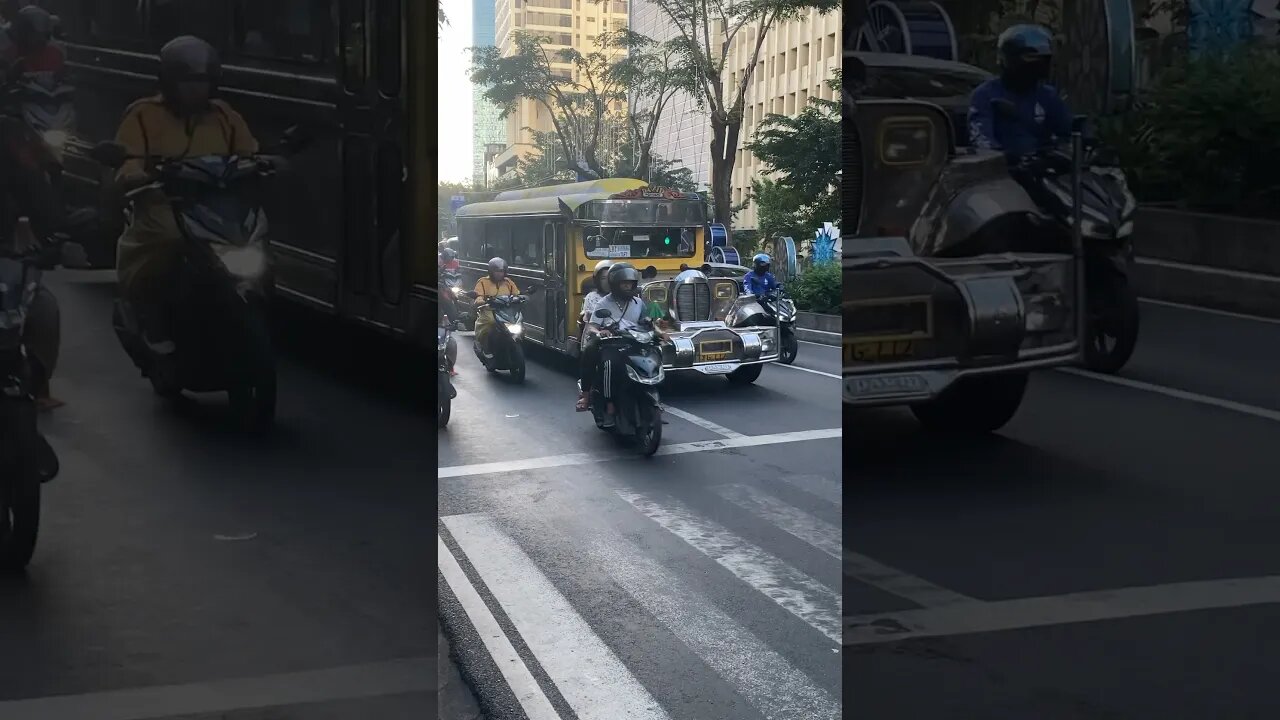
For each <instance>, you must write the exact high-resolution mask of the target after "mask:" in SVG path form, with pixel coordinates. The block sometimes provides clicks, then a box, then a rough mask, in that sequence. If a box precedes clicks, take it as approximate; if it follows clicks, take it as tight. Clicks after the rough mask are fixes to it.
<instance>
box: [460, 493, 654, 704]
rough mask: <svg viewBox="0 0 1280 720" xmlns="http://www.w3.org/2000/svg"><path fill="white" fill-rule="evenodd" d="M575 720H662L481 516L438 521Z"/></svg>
mask: <svg viewBox="0 0 1280 720" xmlns="http://www.w3.org/2000/svg"><path fill="white" fill-rule="evenodd" d="M441 520H442V521H443V522H444V524H445V527H447V528H449V532H451V533H452V534H453V537H454V539H455V540H457V541H458V545H459V546H460V547H461V548H462V551H463V552H464V553H465V554H466V556H467V559H468V560H470V561H471V564H472V566H474V567H475V569H476V571H477V572H478V573H479V574H480V577H481V579H482V580H483V581H484V584H485V586H487V587H488V588H489V591H490V592H492V593H493V596H494V598H496V599H497V601H498V603H499V604H500V605H501V606H502V609H503V611H505V612H506V614H507V617H508V618H510V619H511V623H512V624H513V625H514V626H515V628H516V631H517V632H519V633H520V636H521V637H522V638H523V639H524V642H525V644H526V645H528V646H529V650H530V651H532V652H533V655H534V657H536V658H537V660H538V662H539V663H540V664H541V665H542V668H543V669H544V670H546V672H547V675H548V676H549V677H550V678H551V680H552V682H554V683H555V685H556V687H557V688H559V690H560V694H561V695H563V696H564V699H565V700H566V701H567V702H568V703H569V705H570V706H571V707H572V708H573V711H574V712H575V713H576V714H577V716H578V718H579V720H617V719H618V718H634V719H635V720H669V719H668V716H667V714H666V712H664V711H663V710H662V707H661V706H659V705H658V702H657V701H656V700H654V698H653V696H652V695H650V694H649V691H648V690H646V689H645V688H644V686H643V685H641V684H640V682H639V681H638V680H636V679H635V677H634V676H633V675H632V674H631V672H630V671H629V670H627V667H626V666H625V665H624V664H623V663H622V661H621V660H619V659H618V656H617V655H615V654H614V652H613V651H612V650H611V649H609V646H608V645H606V644H605V642H604V641H603V640H601V639H600V638H599V637H598V636H597V635H596V634H595V632H594V631H593V630H592V629H591V627H590V626H589V625H588V624H587V622H586V621H585V620H583V619H582V616H580V615H579V614H578V613H577V611H576V610H574V609H573V606H572V605H571V604H570V603H569V601H568V600H567V599H565V597H564V595H562V594H560V591H559V590H557V589H556V587H555V585H553V584H552V583H551V581H550V580H548V579H547V577H546V576H545V575H543V574H542V572H541V571H540V570H539V569H538V566H537V565H536V564H535V563H534V562H533V560H531V559H530V558H529V556H528V555H526V554H525V553H524V551H523V550H521V549H520V546H519V545H517V544H516V542H515V541H514V540H512V539H511V538H510V537H508V536H507V534H506V533H504V532H503V531H502V530H501V529H499V528H498V527H497V525H496V524H495V523H494V522H493V521H492V520H491V519H489V518H488V517H486V516H484V515H474V514H472V515H450V516H447V517H444V518H441Z"/></svg>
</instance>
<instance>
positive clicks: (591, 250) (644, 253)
mask: <svg viewBox="0 0 1280 720" xmlns="http://www.w3.org/2000/svg"><path fill="white" fill-rule="evenodd" d="M697 237H698V228H697V227H679V226H666V227H608V226H605V227H595V228H589V229H588V230H587V232H586V233H585V234H584V236H583V238H582V243H583V249H584V250H585V251H586V254H587V257H589V258H595V259H605V258H612V259H642V258H691V257H693V254H694V251H695V250H696V249H697Z"/></svg>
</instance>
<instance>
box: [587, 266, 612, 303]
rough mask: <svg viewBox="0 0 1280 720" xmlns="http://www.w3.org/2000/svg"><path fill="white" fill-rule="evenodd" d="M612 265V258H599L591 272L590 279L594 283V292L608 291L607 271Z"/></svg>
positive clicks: (604, 292) (603, 292)
mask: <svg viewBox="0 0 1280 720" xmlns="http://www.w3.org/2000/svg"><path fill="white" fill-rule="evenodd" d="M612 266H613V261H612V260H601V261H600V262H598V263H596V269H595V270H594V271H592V273H591V279H592V280H594V281H595V283H596V292H598V293H600V294H602V295H603V294H607V293H608V292H609V273H608V272H607V271H608V269H609V268H610V267H612Z"/></svg>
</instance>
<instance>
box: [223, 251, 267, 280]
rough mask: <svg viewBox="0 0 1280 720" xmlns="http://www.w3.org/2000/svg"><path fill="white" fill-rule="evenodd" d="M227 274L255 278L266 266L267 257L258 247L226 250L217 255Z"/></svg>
mask: <svg viewBox="0 0 1280 720" xmlns="http://www.w3.org/2000/svg"><path fill="white" fill-rule="evenodd" d="M218 259H219V260H221V261H222V265H223V267H225V268H226V269H227V272H229V273H231V274H232V275H235V276H236V277H239V278H256V277H258V276H260V275H262V271H263V270H265V269H266V266H267V256H266V254H265V253H264V252H263V251H262V248H258V247H237V248H228V249H226V250H223V251H221V252H219V253H218Z"/></svg>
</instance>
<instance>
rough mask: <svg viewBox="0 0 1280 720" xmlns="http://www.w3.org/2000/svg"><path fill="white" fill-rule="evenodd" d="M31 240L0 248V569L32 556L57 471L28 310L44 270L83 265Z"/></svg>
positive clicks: (72, 251) (63, 247)
mask: <svg viewBox="0 0 1280 720" xmlns="http://www.w3.org/2000/svg"><path fill="white" fill-rule="evenodd" d="M56 239H57V240H58V242H56V243H36V244H33V245H32V246H30V247H29V248H28V249H26V250H24V251H22V252H4V253H0V377H3V378H4V379H3V380H2V381H0V389H3V396H0V572H19V571H21V570H22V569H23V568H25V567H26V566H27V564H28V563H30V562H31V556H32V555H33V554H34V552H35V547H36V538H37V535H38V534H39V529H40V494H41V485H43V484H44V483H46V482H49V481H50V480H53V479H54V478H55V477H57V475H58V472H59V470H60V467H59V462H58V455H57V453H56V452H55V451H54V449H53V446H51V445H50V444H49V441H48V440H46V439H45V437H44V436H43V435H42V434H41V433H40V431H39V429H38V427H37V423H36V406H35V396H34V387H35V384H36V383H37V382H38V381H39V380H38V377H37V376H38V374H39V373H40V372H41V370H39V369H38V368H36V367H35V363H34V360H33V359H32V357H31V355H30V354H29V353H28V352H27V349H26V343H25V340H24V333H25V330H26V321H27V313H28V311H29V310H30V308H31V303H32V301H33V300H34V299H35V297H36V292H37V290H38V289H39V288H40V284H41V280H42V277H43V275H44V272H45V271H46V270H51V269H53V268H55V267H57V266H58V265H65V266H67V267H83V266H84V265H85V264H87V262H86V261H85V259H84V258H83V255H84V249H83V248H82V247H80V246H78V245H76V244H74V243H70V242H67V238H66V237H65V236H59V237H57V238H56Z"/></svg>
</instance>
